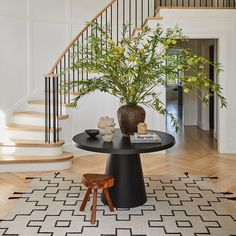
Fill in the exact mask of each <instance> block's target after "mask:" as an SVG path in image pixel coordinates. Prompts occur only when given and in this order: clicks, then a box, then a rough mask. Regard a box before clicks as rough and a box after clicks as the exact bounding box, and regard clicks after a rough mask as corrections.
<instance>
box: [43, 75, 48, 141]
mask: <svg viewBox="0 0 236 236" xmlns="http://www.w3.org/2000/svg"><path fill="white" fill-rule="evenodd" d="M44 82H45V91H44V95H45V143H48V93H49V91H48V77H47V75H45V81H44Z"/></svg>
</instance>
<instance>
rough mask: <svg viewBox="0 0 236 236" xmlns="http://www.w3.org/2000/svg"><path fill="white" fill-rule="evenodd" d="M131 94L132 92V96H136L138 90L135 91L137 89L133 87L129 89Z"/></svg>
mask: <svg viewBox="0 0 236 236" xmlns="http://www.w3.org/2000/svg"><path fill="white" fill-rule="evenodd" d="M129 92H130V94H131V96H134V95H135V92H136V90H135V88H134V87H131V88H129Z"/></svg>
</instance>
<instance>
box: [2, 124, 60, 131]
mask: <svg viewBox="0 0 236 236" xmlns="http://www.w3.org/2000/svg"><path fill="white" fill-rule="evenodd" d="M6 129H8V130H27V131H44V130H45V127H43V126H34V125H22V124H15V123H10V124H8V125H7V127H6ZM53 130H54V129H53V128H51V129H50V131H53ZM57 130H59V131H60V130H62V128H57Z"/></svg>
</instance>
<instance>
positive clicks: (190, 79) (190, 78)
mask: <svg viewBox="0 0 236 236" xmlns="http://www.w3.org/2000/svg"><path fill="white" fill-rule="evenodd" d="M196 81H197V78H196V77H189V79H188V82H190V83H191V82H196Z"/></svg>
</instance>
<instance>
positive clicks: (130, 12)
mask: <svg viewBox="0 0 236 236" xmlns="http://www.w3.org/2000/svg"><path fill="white" fill-rule="evenodd" d="M148 1H149V0H148ZM131 14H132V9H131V0H129V37H131Z"/></svg>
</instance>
